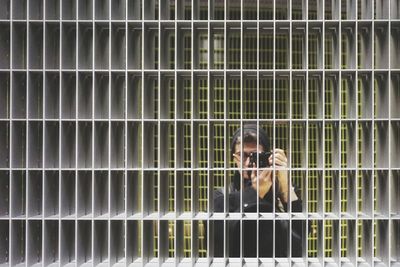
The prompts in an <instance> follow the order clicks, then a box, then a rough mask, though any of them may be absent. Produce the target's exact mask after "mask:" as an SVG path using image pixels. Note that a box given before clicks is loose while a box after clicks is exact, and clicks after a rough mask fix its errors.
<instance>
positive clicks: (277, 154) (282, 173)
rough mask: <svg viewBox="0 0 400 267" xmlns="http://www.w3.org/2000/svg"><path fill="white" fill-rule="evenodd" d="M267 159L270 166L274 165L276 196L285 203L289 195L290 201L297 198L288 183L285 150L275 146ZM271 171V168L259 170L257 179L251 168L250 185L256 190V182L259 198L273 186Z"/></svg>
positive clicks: (255, 172) (254, 171)
mask: <svg viewBox="0 0 400 267" xmlns="http://www.w3.org/2000/svg"><path fill="white" fill-rule="evenodd" d="M268 160H269V165H270V166H275V173H276V177H275V183H276V184H277V190H278V192H277V196H278V197H279V198H280V199H281V201H282V202H283V203H287V202H288V201H289V195H290V196H291V201H294V200H297V196H296V194H295V193H294V189H293V187H292V186H290V183H289V178H288V170H287V157H286V155H285V152H284V151H283V150H282V149H279V148H277V149H275V150H274V151H273V153H272V155H271V156H270V157H269V159H268ZM252 167H255V166H252ZM272 173H273V171H272V169H264V170H259V178H258V179H257V171H256V170H253V171H252V172H251V182H252V187H253V188H254V189H255V190H257V183H258V196H259V197H260V198H263V197H264V196H265V195H266V194H267V193H268V192H269V191H270V190H271V188H273V187H272V184H273V179H272ZM289 186H290V188H289Z"/></svg>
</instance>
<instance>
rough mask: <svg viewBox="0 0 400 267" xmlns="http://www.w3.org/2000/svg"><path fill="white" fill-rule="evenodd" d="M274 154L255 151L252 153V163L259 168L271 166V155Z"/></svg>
mask: <svg viewBox="0 0 400 267" xmlns="http://www.w3.org/2000/svg"><path fill="white" fill-rule="evenodd" d="M271 155H272V153H271V152H260V153H258V154H257V152H253V153H251V154H250V165H253V163H255V164H256V166H257V167H258V168H266V167H269V166H270V164H269V160H268V159H269V157H270V156H271ZM257 157H258V163H257Z"/></svg>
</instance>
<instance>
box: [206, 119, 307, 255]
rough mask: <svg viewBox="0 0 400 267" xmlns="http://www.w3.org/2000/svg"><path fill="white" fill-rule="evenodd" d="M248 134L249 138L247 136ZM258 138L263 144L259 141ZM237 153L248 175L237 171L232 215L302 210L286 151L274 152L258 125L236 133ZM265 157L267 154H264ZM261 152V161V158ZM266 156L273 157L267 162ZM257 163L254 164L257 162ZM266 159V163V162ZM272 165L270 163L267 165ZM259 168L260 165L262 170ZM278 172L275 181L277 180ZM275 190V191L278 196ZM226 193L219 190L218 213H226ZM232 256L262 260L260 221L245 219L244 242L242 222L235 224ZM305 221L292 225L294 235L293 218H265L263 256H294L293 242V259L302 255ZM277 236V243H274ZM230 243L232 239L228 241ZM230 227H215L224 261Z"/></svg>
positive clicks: (232, 190) (216, 243)
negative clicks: (225, 242)
mask: <svg viewBox="0 0 400 267" xmlns="http://www.w3.org/2000/svg"><path fill="white" fill-rule="evenodd" d="M242 135H243V136H242ZM257 136H258V143H257ZM231 152H232V156H233V159H234V162H235V164H236V166H237V167H238V168H241V169H242V172H239V171H236V173H235V175H234V178H233V181H232V183H231V186H230V190H229V191H230V192H229V201H228V203H229V212H246V213H247V212H257V208H258V211H259V212H273V211H274V204H275V212H280V211H282V212H285V211H287V210H288V203H289V202H291V207H292V208H291V210H292V212H301V210H302V202H301V200H300V198H299V197H298V196H297V194H296V193H295V190H294V187H293V186H291V185H290V179H289V177H288V171H287V169H286V168H287V157H286V155H285V152H284V151H283V150H282V149H279V148H276V149H273V150H271V146H270V142H269V139H268V135H267V134H266V132H265V131H264V130H263V129H262V128H261V127H257V125H255V124H246V125H244V126H243V129H238V130H236V132H235V133H234V135H233V138H232V144H231ZM260 152H270V153H264V154H262V155H260V154H258V153H260ZM257 154H258V156H257V157H255V156H256V155H257ZM263 155H267V156H268V158H266V157H265V156H263ZM255 158H256V159H257V160H254V159H255ZM263 161H264V162H263ZM265 161H266V162H265ZM257 164H260V165H261V166H262V167H263V168H261V169H260V166H259V168H258V171H257ZM273 168H275V179H274V178H273V174H274V172H273ZM274 191H275V192H274ZM224 202H225V200H224V194H223V192H222V191H221V190H216V191H215V192H214V212H224ZM227 226H228V231H227V235H228V238H227V237H225V238H227V239H226V240H227V244H228V247H229V249H228V252H227V253H228V255H227V256H229V257H239V256H240V242H242V256H243V257H256V256H257V221H256V220H243V222H242V238H240V221H233V220H229V221H228V223H227ZM302 228H303V225H302V223H301V222H299V221H292V229H291V230H292V234H291V237H290V236H289V233H290V225H289V221H288V220H275V224H274V221H273V220H271V219H270V220H266V219H262V220H259V221H258V256H259V257H272V256H273V255H274V254H273V252H274V249H275V257H288V256H289V244H290V243H289V238H291V239H292V255H291V256H292V257H300V256H301V251H302V249H301V248H302V230H303V229H302ZM274 234H275V242H274ZM228 240H229V241H228ZM223 241H224V228H223V222H222V221H216V222H215V224H214V240H213V242H214V246H213V247H214V256H215V257H223V248H224V246H223V244H224V243H223Z"/></svg>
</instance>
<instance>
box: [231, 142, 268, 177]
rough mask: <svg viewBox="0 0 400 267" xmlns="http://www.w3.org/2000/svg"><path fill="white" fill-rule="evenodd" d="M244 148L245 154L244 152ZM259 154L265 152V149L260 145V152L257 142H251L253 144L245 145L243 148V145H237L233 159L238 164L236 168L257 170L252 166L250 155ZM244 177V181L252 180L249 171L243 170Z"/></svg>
mask: <svg viewBox="0 0 400 267" xmlns="http://www.w3.org/2000/svg"><path fill="white" fill-rule="evenodd" d="M242 148H243V152H241V151H242ZM253 152H255V153H257V152H258V153H259V152H264V148H263V146H262V145H258V151H257V143H256V142H251V143H246V142H245V143H243V147H242V145H241V144H237V145H236V146H235V153H234V154H233V158H234V161H235V164H236V167H238V168H243V169H246V168H255V167H253V166H250V154H251V153H253ZM242 177H243V178H244V179H250V174H249V171H248V170H243V172H242Z"/></svg>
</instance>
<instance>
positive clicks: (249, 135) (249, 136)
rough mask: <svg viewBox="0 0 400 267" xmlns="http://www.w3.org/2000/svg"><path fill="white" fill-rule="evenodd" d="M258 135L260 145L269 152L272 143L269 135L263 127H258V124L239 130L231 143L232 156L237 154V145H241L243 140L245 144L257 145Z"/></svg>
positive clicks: (246, 125)
mask: <svg viewBox="0 0 400 267" xmlns="http://www.w3.org/2000/svg"><path fill="white" fill-rule="evenodd" d="M242 129H243V131H242ZM242 132H243V133H242ZM257 133H258V143H259V144H260V145H262V146H263V148H264V150H265V151H269V150H270V142H269V138H268V135H267V133H266V132H265V131H264V130H263V129H262V128H261V127H257V124H244V125H243V128H239V129H237V130H236V131H235V133H234V134H233V137H232V143H231V152H232V154H234V153H235V152H236V151H235V147H236V145H238V144H240V143H241V142H242V140H243V143H257ZM242 134H243V137H242Z"/></svg>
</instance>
